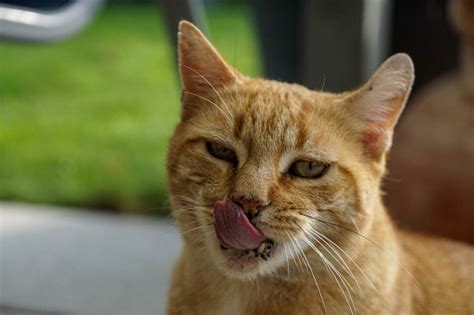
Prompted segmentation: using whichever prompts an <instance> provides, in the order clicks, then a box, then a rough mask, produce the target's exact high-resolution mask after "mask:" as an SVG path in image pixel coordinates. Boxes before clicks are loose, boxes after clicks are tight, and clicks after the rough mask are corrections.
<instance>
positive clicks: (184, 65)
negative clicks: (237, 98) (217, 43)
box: [178, 21, 239, 118]
mask: <svg viewBox="0 0 474 315" xmlns="http://www.w3.org/2000/svg"><path fill="white" fill-rule="evenodd" d="M178 57H179V69H180V74H181V83H182V86H183V95H182V97H183V109H182V110H183V113H182V115H183V118H185V117H187V116H189V115H191V113H192V111H193V109H194V108H193V106H195V105H196V103H202V101H203V100H205V99H206V98H208V95H210V94H211V93H214V94H215V93H216V89H217V88H219V87H221V86H223V85H226V84H229V83H232V82H236V80H238V79H239V74H238V73H237V71H236V70H235V69H233V68H232V67H231V66H230V65H228V64H227V63H226V62H225V60H224V59H223V58H222V57H221V55H220V54H219V52H218V51H217V50H216V49H215V48H214V46H212V44H211V43H210V42H209V41H208V40H207V38H206V37H205V36H204V34H203V33H202V32H201V31H200V30H199V29H198V28H197V27H196V26H194V25H193V24H192V23H190V22H188V21H181V22H180V23H179V33H178Z"/></svg>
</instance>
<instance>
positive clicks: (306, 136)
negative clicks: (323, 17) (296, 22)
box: [168, 22, 474, 314]
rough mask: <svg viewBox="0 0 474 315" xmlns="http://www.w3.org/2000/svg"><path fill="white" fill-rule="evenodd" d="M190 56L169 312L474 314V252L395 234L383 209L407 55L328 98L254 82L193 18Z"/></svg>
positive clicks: (171, 169) (185, 48)
mask: <svg viewBox="0 0 474 315" xmlns="http://www.w3.org/2000/svg"><path fill="white" fill-rule="evenodd" d="M179 61H180V69H181V78H182V83H183V96H182V106H183V107H182V121H181V123H180V124H179V125H178V127H177V129H176V132H175V135H174V136H173V138H172V139H171V142H170V149H169V156H168V173H169V187H170V192H171V202H172V207H173V214H174V216H175V218H176V221H177V223H178V225H179V227H180V229H181V233H182V236H183V238H184V248H183V250H182V253H181V256H180V257H179V259H178V261H177V263H176V266H175V268H174V273H173V280H172V284H171V288H170V292H169V304H168V314H474V302H473V301H474V300H473V283H474V274H473V272H474V250H473V249H472V248H469V247H466V246H463V245H461V244H458V243H453V242H449V241H446V240H440V239H431V238H425V237H423V236H416V235H411V234H408V233H406V232H401V231H397V230H396V228H395V227H394V225H393V224H392V222H391V221H390V218H389V217H388V215H387V213H386V210H385V208H384V206H383V204H382V197H381V192H380V188H379V187H380V182H381V180H382V177H383V174H384V170H385V160H386V156H387V152H388V150H389V148H390V144H391V139H392V133H393V128H394V126H395V124H396V122H397V120H398V117H399V115H400V113H401V111H402V110H403V107H404V105H405V102H406V100H407V97H408V94H409V92H410V88H411V86H412V83H413V78H414V75H413V64H412V62H411V60H410V58H409V57H408V56H407V55H404V54H397V55H395V56H393V57H391V58H390V59H388V60H387V61H386V62H385V63H384V64H383V65H382V66H381V67H380V68H379V70H378V71H377V72H376V73H375V74H374V75H373V76H372V78H371V79H370V80H369V81H368V83H366V84H365V85H364V86H363V87H361V88H360V89H359V90H357V91H354V92H349V93H343V94H330V93H323V92H317V91H311V90H308V89H306V88H304V87H302V86H299V85H296V84H287V83H280V82H274V81H267V80H262V79H251V78H247V77H245V76H243V75H241V74H240V73H238V72H237V71H236V70H235V69H233V68H232V67H230V66H229V65H228V64H227V63H226V62H225V61H224V60H223V59H222V58H221V57H220V55H219V53H218V52H217V51H216V50H215V49H214V47H213V46H212V45H211V44H210V43H209V42H208V41H207V40H206V38H205V37H204V36H203V34H202V33H201V32H200V31H199V30H198V29H197V28H195V27H194V26H193V25H192V24H190V23H188V22H181V24H180V32H179ZM433 171H436V170H433ZM448 210H449V209H447V211H448Z"/></svg>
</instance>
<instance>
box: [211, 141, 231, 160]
mask: <svg viewBox="0 0 474 315" xmlns="http://www.w3.org/2000/svg"><path fill="white" fill-rule="evenodd" d="M206 148H207V152H209V154H210V155H212V156H213V157H215V158H217V159H219V160H224V161H228V162H230V163H232V164H233V165H236V164H237V155H236V154H235V152H234V151H233V150H231V149H229V148H227V147H225V146H223V145H222V144H219V143H216V142H210V141H208V142H206Z"/></svg>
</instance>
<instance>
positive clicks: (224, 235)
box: [214, 198, 275, 260]
mask: <svg viewBox="0 0 474 315" xmlns="http://www.w3.org/2000/svg"><path fill="white" fill-rule="evenodd" d="M214 229H215V231H216V236H217V239H218V240H219V243H220V246H221V249H222V250H224V251H225V250H229V249H233V250H234V251H235V252H236V253H237V255H238V256H239V258H242V257H247V258H248V259H251V258H261V259H263V260H267V259H268V258H269V257H270V256H271V252H272V249H273V247H274V245H275V242H274V241H273V240H272V239H269V238H267V237H265V235H263V233H262V232H261V231H260V230H259V229H258V228H257V227H256V226H255V225H254V224H252V222H251V221H250V219H249V216H247V215H246V214H245V212H244V211H243V209H242V207H241V206H240V205H238V204H236V203H234V202H233V201H232V200H230V199H229V198H224V199H223V200H220V201H217V202H216V203H215V205H214Z"/></svg>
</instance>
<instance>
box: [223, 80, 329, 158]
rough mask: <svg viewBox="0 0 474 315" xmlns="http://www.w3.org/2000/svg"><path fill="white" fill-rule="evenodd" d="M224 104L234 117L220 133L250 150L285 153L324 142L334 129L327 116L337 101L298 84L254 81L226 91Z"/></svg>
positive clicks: (231, 116) (225, 108)
mask: <svg viewBox="0 0 474 315" xmlns="http://www.w3.org/2000/svg"><path fill="white" fill-rule="evenodd" d="M220 101H221V102H222V104H221V105H222V107H223V108H224V110H225V111H228V112H229V113H230V116H229V117H228V118H226V119H222V120H221V121H222V122H224V121H226V120H228V121H227V123H225V124H221V125H220V128H219V130H216V132H221V133H222V136H224V137H226V138H227V139H228V141H238V142H240V143H243V144H244V145H245V146H246V147H247V148H260V149H261V150H264V151H267V152H280V153H281V152H284V151H287V150H290V149H302V150H303V149H306V150H308V149H311V148H312V147H315V146H317V145H318V143H321V142H324V140H325V139H324V138H325V135H327V134H329V133H330V132H329V130H328V128H329V127H330V126H329V125H328V122H327V119H326V118H325V117H323V116H324V113H325V112H327V111H328V110H330V108H331V107H333V106H332V105H333V103H334V102H335V97H334V96H333V95H331V94H328V93H319V92H314V91H310V90H308V89H306V88H304V87H302V86H299V85H296V84H287V83H280V82H273V81H266V80H252V81H251V82H248V83H247V84H245V85H241V86H238V87H235V88H231V89H228V90H226V91H224V92H223V94H222V100H220ZM219 114H220V113H219Z"/></svg>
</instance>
